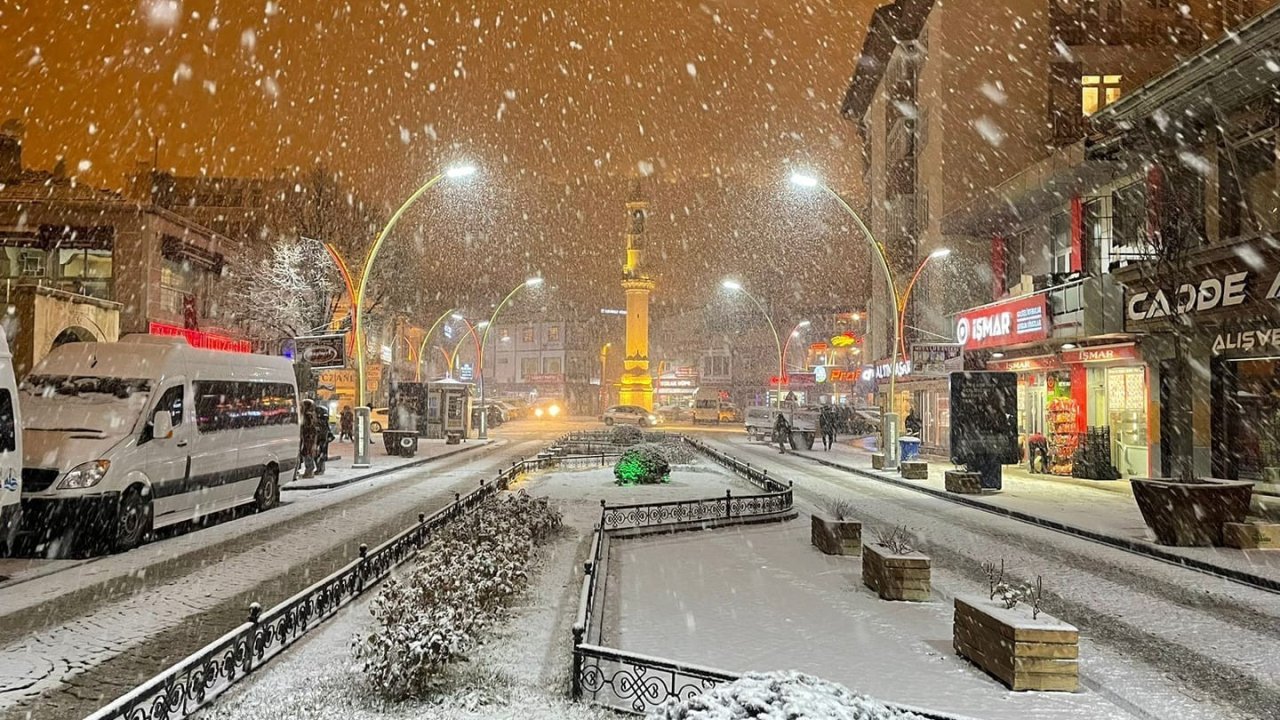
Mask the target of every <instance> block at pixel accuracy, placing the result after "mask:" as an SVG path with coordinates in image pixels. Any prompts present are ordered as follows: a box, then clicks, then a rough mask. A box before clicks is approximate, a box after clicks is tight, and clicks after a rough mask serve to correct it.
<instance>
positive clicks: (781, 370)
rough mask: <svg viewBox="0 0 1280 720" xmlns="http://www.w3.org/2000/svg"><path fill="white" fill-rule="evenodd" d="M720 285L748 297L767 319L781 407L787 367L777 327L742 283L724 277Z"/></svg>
mask: <svg viewBox="0 0 1280 720" xmlns="http://www.w3.org/2000/svg"><path fill="white" fill-rule="evenodd" d="M720 287H723V288H724V289H725V290H728V291H730V292H740V293H742V294H743V295H746V296H747V297H748V298H750V299H751V302H753V303H755V305H756V308H758V309H759V310H760V314H761V315H763V316H764V319H765V320H766V321H768V323H769V330H770V331H771V332H772V333H773V344H774V346H776V347H777V348H778V393H777V397H776V400H777V405H778V407H779V408H781V407H782V381H783V378H784V377H786V374H787V367H786V365H784V364H783V356H782V340H781V338H779V337H778V328H777V327H775V326H774V324H773V318H772V317H770V316H769V311H768V310H765V309H764V305H763V304H761V303H760V301H759V300H757V299H756V296H755V295H752V294H751V293H749V292H747V291H746V288H744V287H742V283H740V282H738V281H737V280H729V279H725V280H723V281H721V283H720Z"/></svg>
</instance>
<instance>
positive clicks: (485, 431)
mask: <svg viewBox="0 0 1280 720" xmlns="http://www.w3.org/2000/svg"><path fill="white" fill-rule="evenodd" d="M543 282H544V279H543V278H541V277H536V276H535V277H531V278H528V279H527V280H525V281H524V282H522V283H520V284H519V285H517V286H515V287H514V288H512V289H511V292H509V293H507V296H506V297H504V298H502V302H500V303H498V306H497V307H496V308H494V309H493V315H491V316H489V320H488V321H486V322H485V323H484V336H483V337H482V338H481V339H480V350H479V357H478V358H476V364H477V365H478V366H479V369H480V408H481V410H480V439H481V440H484V439H486V438H488V437H489V413H488V411H486V410H485V409H484V349H485V348H486V347H488V342H489V331H490V330H492V329H493V324H494V323H496V322H497V321H498V313H500V312H502V308H503V307H505V306H506V304H507V303H508V302H511V298H512V297H514V296H515V294H516V293H518V292H520V291H521V290H522V289H524V288H535V287H538V286H539V285H541V284H542V283H543Z"/></svg>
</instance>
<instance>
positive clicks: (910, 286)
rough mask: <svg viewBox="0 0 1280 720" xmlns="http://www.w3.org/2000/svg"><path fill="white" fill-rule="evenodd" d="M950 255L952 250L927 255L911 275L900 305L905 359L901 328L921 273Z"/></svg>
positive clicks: (905, 349)
mask: <svg viewBox="0 0 1280 720" xmlns="http://www.w3.org/2000/svg"><path fill="white" fill-rule="evenodd" d="M950 254H951V248H938V249H937V250H934V251H933V252H931V253H929V254H928V255H926V256H925V258H924V259H923V260H921V261H920V266H919V267H917V268H916V271H915V273H914V274H912V275H911V282H909V283H907V289H906V290H905V291H904V292H903V293H902V298H901V303H900V304H899V305H898V328H899V331H898V345H899V349H900V350H901V352H902V356H903V357H906V355H907V336H906V333H904V332H902V331H901V328H902V327H903V326H905V325H906V324H907V302H909V301H910V300H911V290H912V289H913V288H914V287H915V286H916V279H917V278H919V277H920V273H922V272H924V268H925V266H926V265H928V264H929V261H930V260H941V259H943V258H945V257H947V256H948V255H950ZM895 367H896V365H895Z"/></svg>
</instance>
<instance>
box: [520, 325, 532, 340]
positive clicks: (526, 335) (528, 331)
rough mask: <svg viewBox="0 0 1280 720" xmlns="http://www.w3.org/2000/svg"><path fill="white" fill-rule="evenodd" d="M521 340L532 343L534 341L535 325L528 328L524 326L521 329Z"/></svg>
mask: <svg viewBox="0 0 1280 720" xmlns="http://www.w3.org/2000/svg"><path fill="white" fill-rule="evenodd" d="M520 342H523V343H531V342H533V327H532V326H530V327H527V328H524V329H523V330H521V331H520Z"/></svg>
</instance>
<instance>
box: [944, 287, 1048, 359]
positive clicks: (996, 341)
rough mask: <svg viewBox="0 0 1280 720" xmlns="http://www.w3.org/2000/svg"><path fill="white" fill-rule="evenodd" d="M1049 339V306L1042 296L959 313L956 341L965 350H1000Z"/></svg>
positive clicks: (1022, 298) (1031, 296)
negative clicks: (992, 348)
mask: <svg viewBox="0 0 1280 720" xmlns="http://www.w3.org/2000/svg"><path fill="white" fill-rule="evenodd" d="M1047 337H1049V302H1048V300H1047V299H1046V297H1045V295H1044V294H1043V293H1040V294H1038V295H1028V296H1027V297H1021V298H1017V299H1014V300H1009V301H1006V302H1002V303H997V304H995V305H987V306H985V307H980V308H977V309H975V310H969V311H967V312H963V313H960V315H959V317H957V318H956V340H957V341H958V342H959V343H960V345H962V346H963V347H964V349H965V350H977V349H979V348H991V347H1004V346H1006V345H1017V344H1019V343H1025V342H1031V341H1035V340H1044V339H1045V338H1047Z"/></svg>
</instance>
